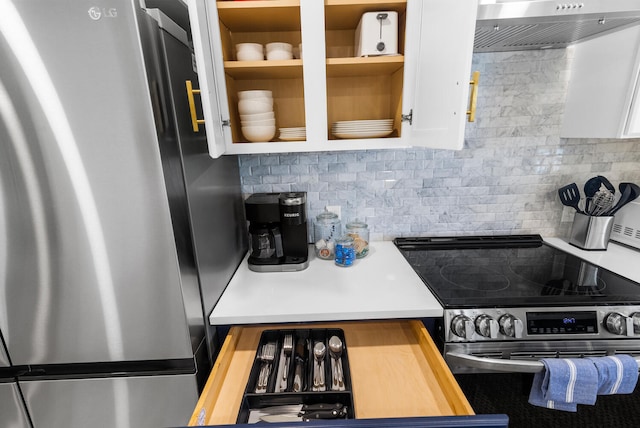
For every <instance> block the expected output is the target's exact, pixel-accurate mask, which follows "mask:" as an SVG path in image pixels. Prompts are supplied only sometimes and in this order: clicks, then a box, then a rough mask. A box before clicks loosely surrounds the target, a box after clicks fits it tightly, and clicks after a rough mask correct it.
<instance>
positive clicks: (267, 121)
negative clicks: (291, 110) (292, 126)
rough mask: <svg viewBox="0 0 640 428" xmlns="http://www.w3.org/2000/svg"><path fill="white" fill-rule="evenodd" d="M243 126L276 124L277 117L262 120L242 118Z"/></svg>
mask: <svg viewBox="0 0 640 428" xmlns="http://www.w3.org/2000/svg"><path fill="white" fill-rule="evenodd" d="M240 122H242V126H243V127H247V126H272V125H274V126H275V124H276V120H275V119H261V120H240Z"/></svg>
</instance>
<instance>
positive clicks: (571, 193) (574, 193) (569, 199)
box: [558, 183, 584, 214]
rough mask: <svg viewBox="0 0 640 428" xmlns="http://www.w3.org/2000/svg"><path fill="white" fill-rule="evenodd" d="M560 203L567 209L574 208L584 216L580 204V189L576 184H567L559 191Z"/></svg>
mask: <svg viewBox="0 0 640 428" xmlns="http://www.w3.org/2000/svg"><path fill="white" fill-rule="evenodd" d="M558 196H560V202H562V204H563V205H565V206H567V207H573V208H574V209H575V210H576V211H577V212H579V213H582V214H584V212H583V211H582V210H581V209H580V207H579V206H578V204H579V203H580V189H578V185H577V184H576V183H571V184H567V185H566V186H562V187H561V188H559V189H558Z"/></svg>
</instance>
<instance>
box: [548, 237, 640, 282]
mask: <svg viewBox="0 0 640 428" xmlns="http://www.w3.org/2000/svg"><path fill="white" fill-rule="evenodd" d="M544 240H545V242H547V243H549V245H551V246H553V247H556V248H558V249H560V250H563V251H566V252H568V253H571V254H573V255H575V256H577V257H580V258H581V259H583V260H585V261H587V262H589V263H593V264H594V265H597V266H601V267H603V268H605V269H608V270H610V271H612V272H615V273H617V274H618V275H621V276H624V277H625V278H628V279H630V280H632V281H635V282H640V250H636V249H633V248H631V247H627V246H624V245H620V244H616V243H615V242H609V244H608V245H607V249H606V250H604V251H585V250H581V249H580V248H577V247H575V246H573V245H571V244H569V243H568V242H567V241H566V240H564V239H561V238H545V239H544Z"/></svg>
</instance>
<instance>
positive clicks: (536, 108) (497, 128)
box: [239, 48, 640, 240]
mask: <svg viewBox="0 0 640 428" xmlns="http://www.w3.org/2000/svg"><path fill="white" fill-rule="evenodd" d="M571 52H572V51H571V49H570V48H569V49H554V50H544V51H525V52H502V53H484V54H475V55H474V57H473V70H480V73H481V75H480V86H479V94H478V110H477V118H476V122H474V123H467V125H466V131H465V144H464V148H463V149H462V150H460V151H448V150H431V149H420V148H415V149H399V150H370V151H349V152H320V153H292V154H273V155H242V156H240V157H239V162H240V174H241V179H242V186H243V192H244V193H245V194H249V193H254V192H281V191H290V190H301V191H306V192H307V195H308V200H309V202H308V214H309V219H310V220H312V219H313V218H314V217H315V216H316V215H317V214H318V213H319V212H320V211H322V210H323V209H324V207H325V206H327V205H339V206H341V210H342V220H343V223H344V222H346V221H350V220H354V219H360V220H363V221H365V222H366V223H368V224H369V228H370V230H371V239H372V240H382V239H385V240H389V239H393V238H395V237H397V236H427V235H440V236H442V235H471V234H473V235H479V234H488V235H495V234H521V233H540V234H541V235H543V236H559V237H566V236H568V233H569V230H570V226H571V221H572V219H573V209H571V208H565V207H563V206H562V204H561V203H560V200H559V199H558V194H557V189H558V188H559V187H560V186H562V185H565V184H568V183H571V182H576V183H578V185H579V187H582V185H583V183H584V182H585V181H586V180H587V179H588V178H590V177H592V176H594V175H605V176H606V177H607V178H609V179H610V180H611V182H613V183H614V184H615V185H616V186H617V184H618V183H619V182H620V181H632V182H636V183H639V184H640V140H600V139H598V140H596V139H563V138H560V137H559V134H560V127H561V123H562V115H563V111H564V100H565V96H566V89H567V84H568V80H569V77H570V67H571ZM585 71H588V70H585ZM594 108H597V107H594Z"/></svg>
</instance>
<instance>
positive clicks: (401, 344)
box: [189, 320, 474, 426]
mask: <svg viewBox="0 0 640 428" xmlns="http://www.w3.org/2000/svg"><path fill="white" fill-rule="evenodd" d="M281 327H282V328H307V327H309V328H319V327H322V328H341V329H342V330H344V334H345V341H346V343H347V345H348V347H349V360H350V366H351V376H352V385H353V398H354V405H355V414H356V418H357V419H369V418H397V417H420V416H462V415H473V414H474V413H473V409H472V408H471V406H470V405H469V402H468V401H467V399H466V398H465V396H464V394H463V393H462V391H461V390H460V387H459V386H458V384H457V383H456V381H455V379H454V377H453V375H452V374H451V372H450V370H449V368H448V367H447V365H446V363H445V362H444V360H443V358H442V356H441V355H440V353H439V351H438V349H437V348H436V346H435V344H434V343H433V340H432V339H431V337H430V335H429V333H428V332H427V330H426V329H425V327H424V325H423V324H422V323H421V322H420V321H414V320H412V321H380V322H377V321H358V322H340V323H319V324H315V323H314V324H307V325H300V324H295V325H291V324H289V325H287V326H281ZM274 328H279V326H274V325H259V326H242V327H233V328H232V329H231V330H230V331H229V334H228V335H227V338H226V340H225V342H224V345H223V347H222V349H221V350H220V355H219V356H218V359H217V361H216V363H215V365H214V367H213V370H212V371H211V375H210V377H209V380H208V381H207V384H206V386H205V388H204V390H203V392H202V395H201V396H200V400H199V401H198V404H197V406H196V408H195V410H194V412H193V415H192V417H191V420H190V421H189V426H198V425H224V424H234V423H235V422H236V418H237V416H238V411H239V409H240V405H241V401H242V395H243V392H244V389H245V386H246V383H247V380H248V378H249V373H250V371H251V365H252V363H253V360H254V357H255V351H256V348H257V345H258V342H259V340H260V335H261V333H262V331H264V330H272V329H274Z"/></svg>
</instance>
